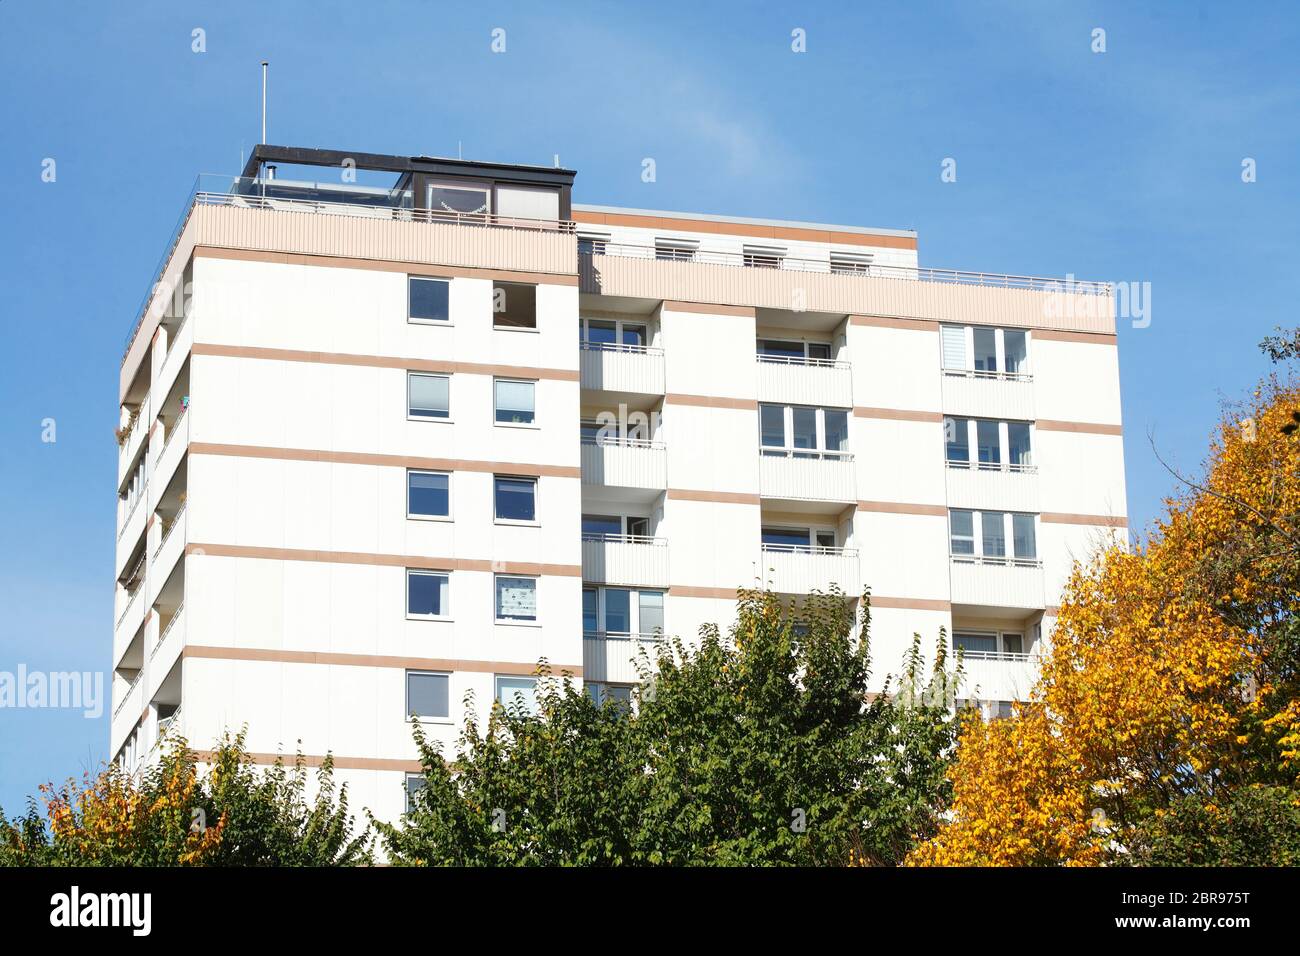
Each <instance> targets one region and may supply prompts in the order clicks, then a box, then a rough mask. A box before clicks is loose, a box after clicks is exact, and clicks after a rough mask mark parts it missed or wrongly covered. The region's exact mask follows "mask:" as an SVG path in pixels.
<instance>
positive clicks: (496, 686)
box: [492, 674, 542, 708]
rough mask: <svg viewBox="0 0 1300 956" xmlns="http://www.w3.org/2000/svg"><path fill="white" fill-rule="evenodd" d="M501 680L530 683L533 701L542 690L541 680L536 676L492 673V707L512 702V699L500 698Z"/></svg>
mask: <svg viewBox="0 0 1300 956" xmlns="http://www.w3.org/2000/svg"><path fill="white" fill-rule="evenodd" d="M502 681H511V682H515V681H519V682H524V681H527V682H529V683H531V684H532V685H533V700H534V701H535V702H536V701H537V698H538V696H539V695H540V694H541V690H542V685H541V681H540V680H539V679H538V678H536V677H528V676H526V675H524V674H493V675H492V706H494V707H496V706H500V707H503V708H504V707H506V706H508V704H510V703H513V702H514V701H513V700H511V701H503V700H502V699H501V682H502Z"/></svg>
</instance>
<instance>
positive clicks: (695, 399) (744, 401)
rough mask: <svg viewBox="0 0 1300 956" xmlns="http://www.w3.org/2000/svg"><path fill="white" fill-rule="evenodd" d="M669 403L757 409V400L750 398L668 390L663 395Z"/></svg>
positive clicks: (747, 409) (744, 409)
mask: <svg viewBox="0 0 1300 956" xmlns="http://www.w3.org/2000/svg"><path fill="white" fill-rule="evenodd" d="M664 401H665V402H667V403H668V404H669V405H698V406H700V407H702V408H738V409H741V410H742V411H747V412H752V411H755V410H757V408H758V402H757V401H756V400H755V399H752V398H719V397H716V396H713V395H682V394H678V393H676V392H669V393H668V394H667V395H665V396H664Z"/></svg>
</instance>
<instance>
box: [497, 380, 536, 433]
mask: <svg viewBox="0 0 1300 956" xmlns="http://www.w3.org/2000/svg"><path fill="white" fill-rule="evenodd" d="M493 388H494V390H495V401H496V420H497V424H498V425H531V424H533V422H534V421H535V420H536V413H535V412H534V407H535V404H536V394H535V393H536V391H537V383H536V382H516V381H509V380H506V379H500V378H499V379H496V380H495V381H494V382H493Z"/></svg>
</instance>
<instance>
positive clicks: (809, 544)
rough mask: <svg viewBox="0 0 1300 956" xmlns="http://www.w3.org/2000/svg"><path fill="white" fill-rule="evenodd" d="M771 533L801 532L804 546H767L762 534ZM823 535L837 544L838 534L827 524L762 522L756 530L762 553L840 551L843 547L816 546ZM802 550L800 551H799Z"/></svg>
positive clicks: (833, 527)
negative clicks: (769, 551) (770, 531)
mask: <svg viewBox="0 0 1300 956" xmlns="http://www.w3.org/2000/svg"><path fill="white" fill-rule="evenodd" d="M769 529H770V530H772V531H802V532H803V534H804V540H805V542H806V543H805V544H803V545H784V544H767V543H764V542H763V540H762V539H763V532H764V531H767V530H769ZM824 535H830V538H831V540H832V541H835V542H838V541H839V539H840V536H839V533H838V531H837V529H836V528H835V526H834V525H828V524H808V525H792V524H776V523H771V522H767V521H764V522H762V523H761V524H760V526H759V529H758V537H759V543H760V546H761V550H763V551H768V550H771V551H777V552H786V553H794V554H819V553H822V552H825V551H827V550H833V551H841V550H843V547H842V546H841V545H839V544H818V543H817V539H818V538H819V537H822V536H824ZM801 549H802V550H801Z"/></svg>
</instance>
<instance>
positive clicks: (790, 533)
mask: <svg viewBox="0 0 1300 956" xmlns="http://www.w3.org/2000/svg"><path fill="white" fill-rule="evenodd" d="M808 534H809V532H808V529H807V528H766V527H765V528H761V529H759V538H760V540H761V541H762V543H763V544H764V545H770V546H771V547H772V548H774V549H777V550H781V551H785V550H802V551H806V550H808Z"/></svg>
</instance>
